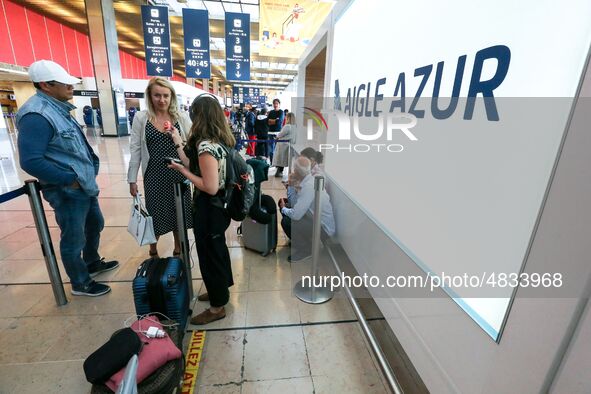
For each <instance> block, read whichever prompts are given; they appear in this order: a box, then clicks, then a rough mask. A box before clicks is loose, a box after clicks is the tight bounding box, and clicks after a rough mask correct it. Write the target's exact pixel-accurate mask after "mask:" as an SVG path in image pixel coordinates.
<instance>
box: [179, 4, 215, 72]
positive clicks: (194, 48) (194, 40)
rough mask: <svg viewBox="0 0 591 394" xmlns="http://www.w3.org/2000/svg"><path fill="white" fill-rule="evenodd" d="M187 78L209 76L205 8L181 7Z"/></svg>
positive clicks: (207, 17)
mask: <svg viewBox="0 0 591 394" xmlns="http://www.w3.org/2000/svg"><path fill="white" fill-rule="evenodd" d="M183 34H184V40H185V71H186V74H187V78H210V77H211V67H210V65H211V61H210V51H209V16H208V12H207V10H196V9H192V8H183Z"/></svg>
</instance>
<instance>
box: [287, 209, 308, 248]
mask: <svg viewBox="0 0 591 394" xmlns="http://www.w3.org/2000/svg"><path fill="white" fill-rule="evenodd" d="M281 227H282V228H283V231H284V232H285V235H287V237H288V238H289V239H291V241H292V245H293V247H294V248H295V249H296V250H297V251H298V252H310V251H311V250H312V228H313V223H312V218H311V217H310V216H309V215H304V217H302V218H301V219H300V220H291V218H290V217H289V216H285V215H283V217H282V218H281ZM292 230H293V231H292Z"/></svg>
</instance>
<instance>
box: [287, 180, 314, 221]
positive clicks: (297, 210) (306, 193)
mask: <svg viewBox="0 0 591 394" xmlns="http://www.w3.org/2000/svg"><path fill="white" fill-rule="evenodd" d="M312 202H314V187H313V185H311V184H310V183H308V184H307V185H306V186H305V187H303V188H302V191H301V192H300V193H299V194H298V198H297V202H296V203H295V205H294V207H293V208H283V209H281V213H282V214H284V215H286V216H289V217H290V218H291V219H292V220H300V219H301V218H303V217H304V215H305V214H306V213H307V212H308V210H309V209H310V207H311V206H312Z"/></svg>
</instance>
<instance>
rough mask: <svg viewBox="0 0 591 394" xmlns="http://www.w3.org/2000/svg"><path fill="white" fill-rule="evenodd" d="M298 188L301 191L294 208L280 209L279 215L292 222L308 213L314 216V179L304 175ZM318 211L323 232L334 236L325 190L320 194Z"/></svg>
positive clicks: (331, 216) (330, 209) (332, 217)
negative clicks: (319, 211) (319, 210)
mask: <svg viewBox="0 0 591 394" xmlns="http://www.w3.org/2000/svg"><path fill="white" fill-rule="evenodd" d="M300 187H301V190H300V191H299V193H298V194H297V202H296V203H295V205H294V207H293V208H287V207H283V208H282V209H281V213H282V214H284V215H285V216H288V217H289V218H291V219H292V220H300V219H301V218H303V217H304V215H305V214H306V213H307V212H308V211H310V212H312V214H314V177H313V176H312V175H306V177H305V178H304V179H303V180H302V182H301V183H300ZM320 209H321V218H320V223H321V224H322V227H323V228H324V231H326V233H327V234H328V235H330V236H332V235H334V234H335V231H336V229H335V222H334V215H333V212H332V205H331V203H330V196H329V195H328V193H327V192H326V190H322V191H321V192H320Z"/></svg>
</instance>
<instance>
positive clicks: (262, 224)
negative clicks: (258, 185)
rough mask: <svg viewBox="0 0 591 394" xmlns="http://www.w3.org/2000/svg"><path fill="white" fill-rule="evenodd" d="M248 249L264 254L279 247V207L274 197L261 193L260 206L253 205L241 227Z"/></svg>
mask: <svg viewBox="0 0 591 394" xmlns="http://www.w3.org/2000/svg"><path fill="white" fill-rule="evenodd" d="M238 230H239V233H241V234H242V243H243V245H244V247H245V248H246V249H250V250H254V251H257V252H260V253H261V254H262V255H263V256H267V255H268V254H269V253H271V252H273V251H275V250H276V249H277V208H276V206H275V200H273V197H271V196H267V195H265V194H263V195H261V199H260V206H253V207H252V208H251V209H250V212H249V214H248V217H247V218H245V219H244V221H243V222H242V224H241V225H240V227H239V229H238Z"/></svg>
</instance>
